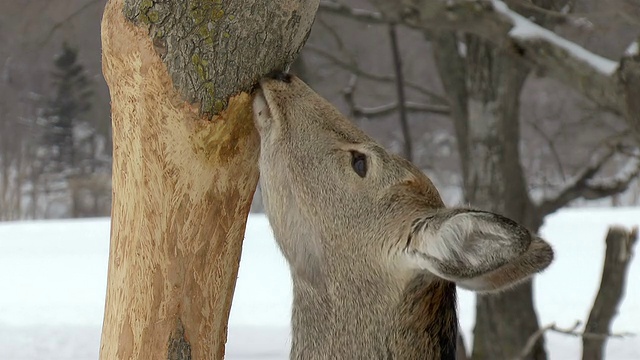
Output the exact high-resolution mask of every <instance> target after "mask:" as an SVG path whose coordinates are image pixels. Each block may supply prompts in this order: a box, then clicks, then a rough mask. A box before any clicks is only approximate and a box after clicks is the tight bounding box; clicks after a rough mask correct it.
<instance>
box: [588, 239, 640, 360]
mask: <svg viewBox="0 0 640 360" xmlns="http://www.w3.org/2000/svg"><path fill="white" fill-rule="evenodd" d="M605 241H606V243H607V250H606V252H605V257H604V268H603V270H602V280H601V282H600V287H599V289H598V295H597V296H596V299H595V301H594V302H593V306H592V307H591V312H590V313H589V320H588V321H587V325H586V326H585V332H588V333H596V334H599V333H601V334H607V333H609V331H610V330H609V329H610V327H611V322H612V321H613V318H614V317H615V315H616V313H617V312H618V306H619V305H620V302H621V301H622V298H623V297H624V290H625V284H626V281H627V276H628V268H629V264H630V263H631V259H632V257H633V247H634V245H635V243H636V242H637V241H638V228H637V227H635V228H633V229H632V230H631V231H629V230H627V229H625V228H623V227H611V228H609V232H608V233H607V238H606V240H605ZM606 341H607V337H606V336H605V337H583V339H582V345H583V346H582V360H599V359H602V358H603V353H604V348H605V345H606Z"/></svg>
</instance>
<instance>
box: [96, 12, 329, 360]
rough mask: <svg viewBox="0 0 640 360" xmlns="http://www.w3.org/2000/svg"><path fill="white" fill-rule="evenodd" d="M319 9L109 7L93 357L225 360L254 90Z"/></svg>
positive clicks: (254, 149)
mask: <svg viewBox="0 0 640 360" xmlns="http://www.w3.org/2000/svg"><path fill="white" fill-rule="evenodd" d="M317 5H318V2H317V1H308V0H275V1H270V2H263V1H258V0H236V1H224V2H222V1H220V0H213V1H201V0H187V1H178V0H175V1H165V2H153V1H147V0H131V1H128V0H110V1H109V2H108V4H107V6H106V9H105V13H104V18H103V22H102V46H103V71H104V75H105V78H106V80H107V83H108V85H109V89H110V93H111V102H112V121H113V146H114V154H113V155H114V156H113V161H114V164H113V209H112V223H111V224H112V225H111V249H110V256H109V275H108V288H107V299H106V306H105V317H104V325H103V332H102V343H101V349H100V358H101V359H102V360H113V359H175V360H178V359H222V358H223V356H224V344H225V342H226V331H227V320H228V314H229V310H230V306H231V299H232V295H233V290H234V287H235V280H236V275H237V268H238V262H239V257H240V251H241V245H242V238H243V234H244V227H245V222H246V218H247V213H248V211H249V206H250V203H251V198H252V194H253V192H254V190H255V186H256V182H257V178H258V170H257V166H256V165H257V154H258V141H259V140H258V137H257V134H256V132H255V130H254V127H253V122H252V119H251V116H252V115H251V96H250V95H249V94H248V93H246V92H245V91H248V90H250V88H251V86H252V84H254V83H255V82H256V81H257V80H258V79H259V78H260V77H261V76H263V75H264V74H266V73H267V72H269V71H271V70H274V69H282V68H284V67H285V66H286V64H287V63H290V62H291V61H292V60H293V59H294V58H295V56H296V54H297V52H298V51H299V49H300V48H301V46H302V45H303V43H304V41H305V39H306V37H307V35H308V31H309V29H310V27H311V24H312V22H313V17H314V15H315V11H316V8H317Z"/></svg>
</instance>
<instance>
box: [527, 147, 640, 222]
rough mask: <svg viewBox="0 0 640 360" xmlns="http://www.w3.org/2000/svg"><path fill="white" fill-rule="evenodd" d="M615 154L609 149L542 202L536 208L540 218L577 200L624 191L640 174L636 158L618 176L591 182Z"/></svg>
mask: <svg viewBox="0 0 640 360" xmlns="http://www.w3.org/2000/svg"><path fill="white" fill-rule="evenodd" d="M615 153H616V151H615V149H613V148H612V149H610V150H609V151H608V152H607V153H606V154H605V155H604V156H603V157H601V158H600V159H598V160H597V161H595V162H593V163H592V164H591V165H589V166H587V167H586V168H585V169H583V170H582V171H581V172H580V173H579V174H578V175H577V176H576V177H575V179H574V180H573V181H571V182H570V183H569V185H567V186H566V187H565V188H564V189H563V190H561V191H560V192H559V193H558V195H556V196H555V197H553V198H548V199H544V200H542V201H541V202H540V204H539V205H538V206H537V207H538V211H539V213H540V214H541V216H546V215H549V214H551V213H553V212H555V211H556V210H558V209H560V208H562V207H563V206H565V205H567V204H568V203H569V202H571V201H573V200H576V199H579V198H582V199H585V200H595V199H601V198H605V197H608V196H612V195H615V194H618V193H621V192H624V191H626V190H627V189H628V188H629V185H630V184H631V182H632V181H633V180H635V179H636V178H637V177H638V175H639V174H640V161H638V159H637V158H632V159H631V160H630V163H629V164H627V168H626V169H624V172H623V173H622V174H620V175H619V176H617V177H614V178H612V179H608V180H601V181H599V182H597V183H594V182H593V181H592V180H593V178H594V176H595V175H596V174H597V173H598V172H599V171H600V170H601V169H602V167H603V166H604V165H605V164H606V163H607V161H609V159H611V157H612V156H613V155H614V154H615Z"/></svg>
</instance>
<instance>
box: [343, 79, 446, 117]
mask: <svg viewBox="0 0 640 360" xmlns="http://www.w3.org/2000/svg"><path fill="white" fill-rule="evenodd" d="M357 82H358V76H356V75H355V74H351V77H350V78H349V82H348V83H347V86H345V87H344V89H342V95H343V97H344V101H345V102H346V103H347V105H348V106H349V117H352V118H357V117H363V118H375V117H380V116H385V115H389V114H391V113H392V112H394V111H396V110H397V109H398V103H397V102H393V103H390V104H386V105H380V106H375V107H362V106H358V105H356V103H355V100H354V99H353V94H354V92H355V90H356V85H357ZM404 107H405V109H406V110H407V112H409V113H433V114H441V115H449V108H448V107H447V106H443V105H430V104H420V103H415V102H411V101H406V102H405V104H404Z"/></svg>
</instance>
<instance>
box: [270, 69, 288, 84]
mask: <svg viewBox="0 0 640 360" xmlns="http://www.w3.org/2000/svg"><path fill="white" fill-rule="evenodd" d="M267 77H269V78H271V79H274V80H278V81H282V82H285V83H290V82H291V74H289V73H287V72H285V71H281V70H275V71H272V72H271V73H269V75H267Z"/></svg>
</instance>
